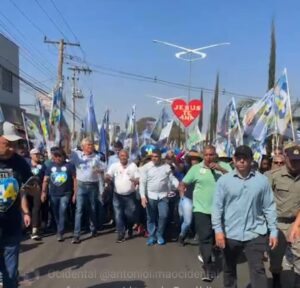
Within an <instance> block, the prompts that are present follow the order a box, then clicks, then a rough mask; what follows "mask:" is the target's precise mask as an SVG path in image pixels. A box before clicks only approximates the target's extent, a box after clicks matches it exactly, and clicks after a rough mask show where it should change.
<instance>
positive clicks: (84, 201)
mask: <svg viewBox="0 0 300 288" xmlns="http://www.w3.org/2000/svg"><path fill="white" fill-rule="evenodd" d="M98 193H99V188H98V182H95V183H94V182H81V181H78V188H77V195H76V212H75V227H74V237H79V236H80V232H81V220H82V215H83V210H84V208H85V207H86V208H87V212H88V215H89V218H90V230H91V232H92V233H95V232H96V231H97V228H96V227H97V199H98Z"/></svg>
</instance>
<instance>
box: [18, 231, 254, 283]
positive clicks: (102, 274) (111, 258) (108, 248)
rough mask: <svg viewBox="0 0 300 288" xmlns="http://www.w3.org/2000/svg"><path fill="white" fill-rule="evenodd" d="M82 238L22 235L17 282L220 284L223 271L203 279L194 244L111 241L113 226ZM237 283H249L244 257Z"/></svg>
mask: <svg viewBox="0 0 300 288" xmlns="http://www.w3.org/2000/svg"><path fill="white" fill-rule="evenodd" d="M87 237H88V234H86V235H83V236H82V239H83V240H84V241H83V242H82V243H81V244H78V245H74V244H71V240H72V235H71V234H70V233H69V234H66V240H65V241H64V242H62V243H59V242H57V240H56V237H55V236H49V237H45V238H44V239H43V240H42V241H41V242H36V241H34V240H26V241H24V242H23V243H22V246H21V247H22V248H21V254H20V275H21V277H22V278H23V280H22V281H21V287H34V288H39V287H41V288H47V287H51V288H52V287H55V288H96V287H97V288H142V287H150V288H175V287H176V288H181V287H184V288H214V287H222V273H220V274H219V275H218V277H217V278H216V279H215V280H214V281H213V282H212V283H204V282H202V281H201V266H200V262H199V261H198V260H197V251H198V249H197V246H193V245H187V246H185V247H179V246H178V244H177V243H167V244H166V245H165V246H158V245H155V246H153V247H147V246H146V239H145V238H141V237H137V238H133V239H130V240H128V241H126V242H123V243H121V244H117V243H115V239H116V234H115V233H114V232H113V230H107V231H104V232H102V233H101V234H100V235H99V236H97V237H96V238H90V239H86V240H85V239H84V238H87ZM238 275H239V286H238V287H241V288H245V287H248V288H249V287H250V285H248V283H249V276H248V268H247V264H246V263H242V264H239V266H238Z"/></svg>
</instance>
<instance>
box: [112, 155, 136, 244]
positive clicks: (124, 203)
mask: <svg viewBox="0 0 300 288" xmlns="http://www.w3.org/2000/svg"><path fill="white" fill-rule="evenodd" d="M119 158H120V161H119V162H117V163H113V164H112V165H111V166H110V167H109V168H108V171H107V174H106V180H107V181H112V182H113V184H114V192H113V207H114V213H115V220H116V227H117V232H118V237H117V241H116V242H117V243H121V242H123V241H124V240H125V232H126V228H127V229H128V236H129V238H131V237H132V226H133V224H134V223H136V220H137V219H136V216H137V215H136V214H137V209H136V194H135V191H136V185H137V184H138V180H137V179H138V167H137V166H136V164H135V163H130V164H129V163H128V158H129V155H128V152H127V151H126V150H121V151H120V152H119Z"/></svg>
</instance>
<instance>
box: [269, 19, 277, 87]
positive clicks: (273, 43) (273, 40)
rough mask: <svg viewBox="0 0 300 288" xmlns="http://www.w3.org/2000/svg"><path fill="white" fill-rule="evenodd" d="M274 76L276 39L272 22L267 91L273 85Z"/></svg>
mask: <svg viewBox="0 0 300 288" xmlns="http://www.w3.org/2000/svg"><path fill="white" fill-rule="evenodd" d="M275 74H276V37H275V23H274V19H273V20H272V32H271V51H270V62H269V82H268V90H270V89H271V88H273V87H274V85H275Z"/></svg>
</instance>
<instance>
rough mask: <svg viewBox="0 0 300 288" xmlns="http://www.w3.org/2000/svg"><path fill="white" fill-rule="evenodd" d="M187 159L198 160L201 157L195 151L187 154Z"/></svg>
mask: <svg viewBox="0 0 300 288" xmlns="http://www.w3.org/2000/svg"><path fill="white" fill-rule="evenodd" d="M187 156H188V157H190V158H199V159H202V158H203V156H202V155H201V154H200V153H199V152H197V151H190V152H189V153H188V154H187Z"/></svg>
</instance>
